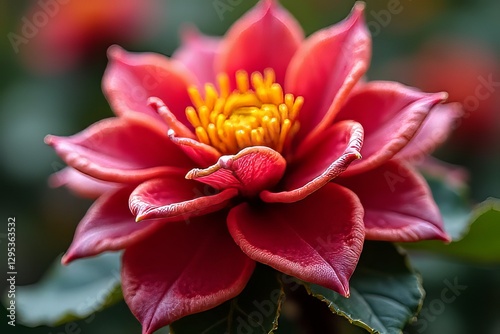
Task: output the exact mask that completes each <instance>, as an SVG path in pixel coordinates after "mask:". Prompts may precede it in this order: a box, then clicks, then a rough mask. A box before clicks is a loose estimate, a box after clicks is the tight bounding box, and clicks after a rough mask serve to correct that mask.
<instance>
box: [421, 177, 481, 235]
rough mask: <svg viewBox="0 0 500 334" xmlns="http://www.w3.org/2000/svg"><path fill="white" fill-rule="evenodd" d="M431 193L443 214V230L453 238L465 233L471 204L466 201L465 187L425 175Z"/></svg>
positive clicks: (469, 217)
mask: <svg viewBox="0 0 500 334" xmlns="http://www.w3.org/2000/svg"><path fill="white" fill-rule="evenodd" d="M426 180H427V183H428V184H429V186H430V187H431V190H432V195H433V197H434V199H435V200H436V203H437V205H438V207H439V210H440V211H441V214H442V215H443V220H444V225H445V230H446V232H448V234H449V235H450V236H451V238H452V239H453V240H458V239H460V238H462V237H463V236H464V234H465V233H467V227H468V225H469V221H470V219H471V215H472V214H471V211H472V209H471V206H470V204H469V202H468V201H467V196H466V193H467V188H462V187H460V188H457V187H453V186H452V185H450V184H449V183H447V182H445V181H444V180H443V179H439V178H436V177H430V176H426Z"/></svg>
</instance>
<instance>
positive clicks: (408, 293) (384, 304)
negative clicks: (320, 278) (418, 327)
mask: <svg viewBox="0 0 500 334" xmlns="http://www.w3.org/2000/svg"><path fill="white" fill-rule="evenodd" d="M304 286H305V287H306V289H307V291H308V292H309V293H310V294H311V295H313V296H314V297H316V298H318V299H320V300H322V301H323V302H325V303H327V304H328V307H329V308H330V310H331V311H332V312H334V313H336V314H338V315H340V316H343V317H345V318H347V320H349V321H350V322H351V323H353V324H354V325H356V326H359V327H362V328H364V329H366V330H367V331H368V332H370V333H380V334H396V333H397V334H399V333H401V331H402V329H403V328H404V326H405V325H406V324H407V323H408V321H410V319H412V318H413V317H415V316H416V314H417V313H418V311H419V310H420V307H421V306H422V302H423V298H424V292H423V289H422V285H421V282H420V278H419V276H418V275H417V274H416V273H415V272H413V271H412V270H411V269H410V268H409V265H408V263H407V259H406V256H404V255H402V254H401V253H400V252H399V251H398V250H397V249H396V248H395V246H394V245H392V244H390V243H385V242H365V246H364V249H363V253H362V255H361V259H360V261H359V264H358V266H357V268H356V271H355V272H354V275H353V276H352V278H351V280H350V290H351V296H350V297H349V298H345V297H342V296H341V295H339V294H338V293H336V292H334V291H332V290H329V289H327V288H324V287H322V286H319V285H314V284H307V283H304Z"/></svg>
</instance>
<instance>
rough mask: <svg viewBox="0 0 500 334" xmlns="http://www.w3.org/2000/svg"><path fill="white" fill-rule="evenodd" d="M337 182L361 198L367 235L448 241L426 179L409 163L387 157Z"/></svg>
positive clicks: (368, 237)
mask: <svg viewBox="0 0 500 334" xmlns="http://www.w3.org/2000/svg"><path fill="white" fill-rule="evenodd" d="M336 182H339V183H340V184H341V185H343V186H345V187H347V188H349V189H351V190H352V191H354V192H355V193H356V195H358V197H359V199H360V200H361V204H363V207H364V209H365V229H366V239H371V240H384V241H393V242H402V241H419V240H426V239H440V240H444V241H450V238H449V236H448V235H447V234H446V232H444V229H443V221H442V218H441V214H440V212H439V209H438V207H437V205H436V203H435V202H434V199H433V198H432V194H431V192H430V189H429V187H428V185H427V183H426V182H425V180H424V179H423V178H422V177H421V176H420V175H419V174H417V173H416V172H415V171H413V170H412V169H411V168H410V167H409V166H408V165H406V164H404V163H401V162H397V161H389V162H387V163H386V164H384V165H382V166H380V167H378V168H376V169H373V170H370V171H368V172H366V173H362V174H359V175H355V176H352V177H349V178H343V177H340V178H338V179H337V180H336Z"/></svg>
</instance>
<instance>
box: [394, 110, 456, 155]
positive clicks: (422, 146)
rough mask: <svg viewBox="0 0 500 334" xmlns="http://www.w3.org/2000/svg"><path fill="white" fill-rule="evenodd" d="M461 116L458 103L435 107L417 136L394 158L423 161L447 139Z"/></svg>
mask: <svg viewBox="0 0 500 334" xmlns="http://www.w3.org/2000/svg"><path fill="white" fill-rule="evenodd" d="M462 115H463V110H462V106H461V105H460V104H458V103H448V104H444V105H437V106H435V107H434V108H432V110H431V112H430V113H429V116H427V118H426V119H425V121H424V123H423V124H422V127H421V128H420V129H419V130H418V132H417V134H416V135H415V136H414V137H413V139H412V140H411V141H410V142H409V143H408V145H406V146H405V147H404V148H403V149H402V150H401V151H399V152H398V153H397V154H396V155H395V156H394V158H396V159H401V160H409V161H410V162H412V163H414V162H416V161H417V160H422V159H424V158H425V157H426V156H427V155H429V154H430V153H432V151H434V150H435V149H436V148H437V147H438V146H439V145H440V144H442V143H443V142H444V141H445V140H446V139H447V138H448V136H449V135H450V133H451V132H452V131H453V130H454V129H455V125H456V122H457V120H458V119H459V118H460V117H462Z"/></svg>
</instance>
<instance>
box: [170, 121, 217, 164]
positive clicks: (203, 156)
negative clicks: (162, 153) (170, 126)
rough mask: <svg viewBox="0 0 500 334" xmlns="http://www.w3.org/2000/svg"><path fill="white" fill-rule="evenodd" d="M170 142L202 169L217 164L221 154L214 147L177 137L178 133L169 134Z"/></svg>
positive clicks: (171, 132)
mask: <svg viewBox="0 0 500 334" xmlns="http://www.w3.org/2000/svg"><path fill="white" fill-rule="evenodd" d="M168 136H169V137H170V140H172V142H173V143H174V144H176V145H178V146H179V148H180V149H181V150H182V151H183V152H184V153H185V154H186V155H187V156H188V157H190V158H191V160H193V161H194V162H195V163H196V164H197V165H198V166H200V167H204V168H205V167H208V166H210V165H213V164H215V163H217V160H218V159H219V158H220V156H221V154H220V152H219V151H217V150H216V149H215V148H213V147H212V146H209V145H206V144H203V143H200V142H199V141H197V140H194V139H191V138H182V137H177V135H176V133H175V132H174V131H172V130H170V131H169V132H168Z"/></svg>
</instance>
